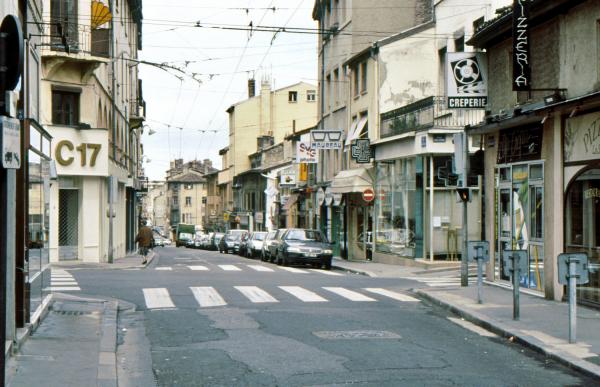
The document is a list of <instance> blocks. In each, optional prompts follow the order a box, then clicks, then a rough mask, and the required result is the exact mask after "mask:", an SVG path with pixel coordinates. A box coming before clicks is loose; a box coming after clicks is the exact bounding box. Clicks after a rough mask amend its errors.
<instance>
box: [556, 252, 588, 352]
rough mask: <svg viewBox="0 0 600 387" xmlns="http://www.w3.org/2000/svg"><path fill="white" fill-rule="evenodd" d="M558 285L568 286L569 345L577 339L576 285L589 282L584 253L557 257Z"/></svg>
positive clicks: (586, 258) (586, 259)
mask: <svg viewBox="0 0 600 387" xmlns="http://www.w3.org/2000/svg"><path fill="white" fill-rule="evenodd" d="M557 261H558V283H560V284H562V285H568V286H569V343H571V344H572V343H575V341H576V339H577V285H584V284H587V283H588V282H589V281H590V276H589V267H588V256H587V254H585V253H573V254H559V255H558V260H557Z"/></svg>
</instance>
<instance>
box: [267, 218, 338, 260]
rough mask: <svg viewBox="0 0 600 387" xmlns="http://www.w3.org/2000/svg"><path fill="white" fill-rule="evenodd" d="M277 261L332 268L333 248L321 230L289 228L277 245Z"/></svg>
mask: <svg viewBox="0 0 600 387" xmlns="http://www.w3.org/2000/svg"><path fill="white" fill-rule="evenodd" d="M276 254H277V256H276V259H277V263H278V264H282V265H284V266H288V265H293V264H302V265H306V264H309V265H312V266H318V267H323V268H325V269H326V270H330V269H331V260H332V259H333V250H332V246H331V244H330V243H329V242H328V241H327V238H326V237H325V235H323V233H322V232H321V231H319V230H310V229H303V228H292V229H289V230H288V231H287V232H286V233H285V234H283V237H282V238H281V241H280V242H279V245H278V246H277V253H276Z"/></svg>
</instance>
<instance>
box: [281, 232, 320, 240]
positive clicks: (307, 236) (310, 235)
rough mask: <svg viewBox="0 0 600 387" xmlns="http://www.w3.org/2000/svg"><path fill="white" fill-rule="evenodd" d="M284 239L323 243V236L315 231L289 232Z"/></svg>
mask: <svg viewBox="0 0 600 387" xmlns="http://www.w3.org/2000/svg"><path fill="white" fill-rule="evenodd" d="M285 239H286V240H295V241H316V242H325V238H324V237H323V234H321V232H320V231H317V230H290V231H289V232H288V233H287V234H286V236H285Z"/></svg>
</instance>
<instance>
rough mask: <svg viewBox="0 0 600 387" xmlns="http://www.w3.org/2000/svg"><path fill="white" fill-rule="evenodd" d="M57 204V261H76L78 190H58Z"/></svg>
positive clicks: (77, 247) (77, 254)
mask: <svg viewBox="0 0 600 387" xmlns="http://www.w3.org/2000/svg"><path fill="white" fill-rule="evenodd" d="M58 202H59V203H58V206H59V207H58V259H59V260H61V261H70V260H76V259H78V258H79V253H78V250H79V190H76V189H61V190H59V194H58Z"/></svg>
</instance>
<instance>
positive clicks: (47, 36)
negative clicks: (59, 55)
mask: <svg viewBox="0 0 600 387" xmlns="http://www.w3.org/2000/svg"><path fill="white" fill-rule="evenodd" d="M42 47H44V48H45V49H46V50H49V51H54V52H64V53H67V54H84V55H91V56H98V57H103V58H108V57H110V29H108V28H95V29H92V28H91V27H90V26H88V25H82V24H78V23H76V22H68V23H62V24H60V26H59V23H50V24H45V25H44V33H43V37H42Z"/></svg>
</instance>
